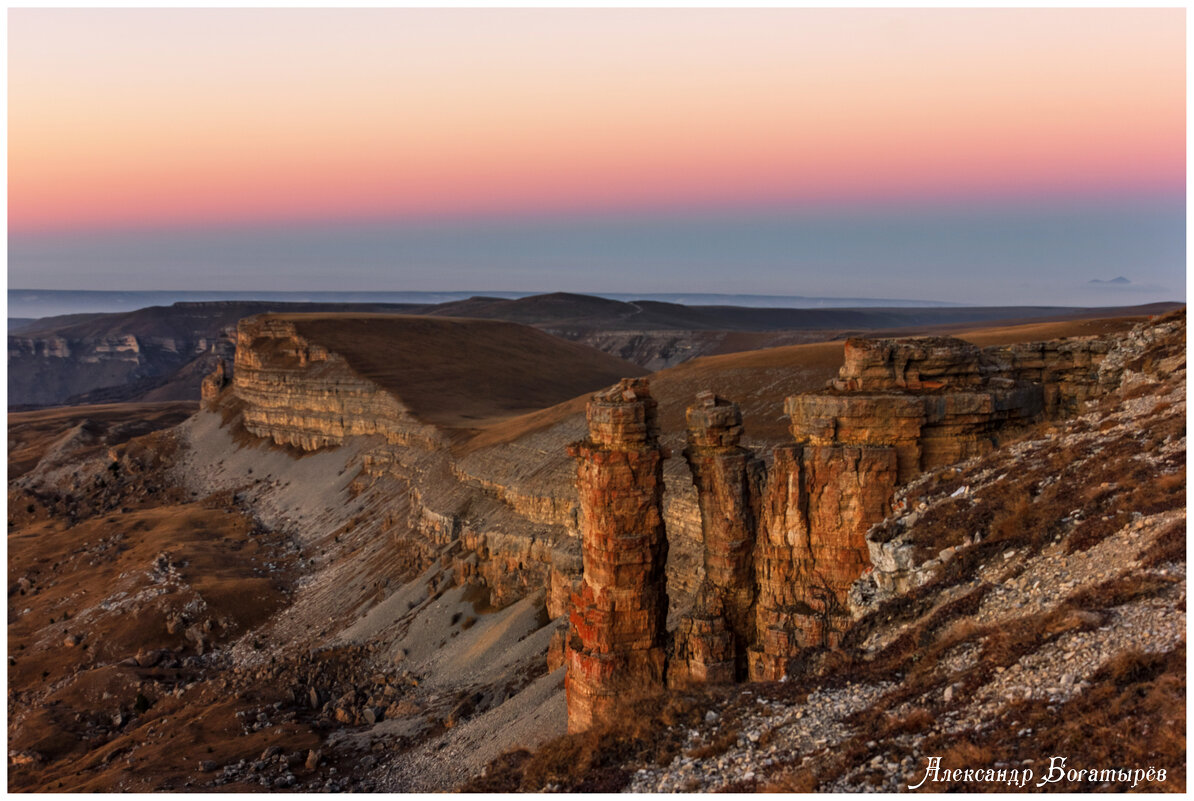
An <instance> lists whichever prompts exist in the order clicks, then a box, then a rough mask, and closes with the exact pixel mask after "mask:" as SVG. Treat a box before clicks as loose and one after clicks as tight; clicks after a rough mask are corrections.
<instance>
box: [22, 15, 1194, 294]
mask: <svg viewBox="0 0 1194 801" xmlns="http://www.w3.org/2000/svg"><path fill="white" fill-rule="evenodd" d="M8 34H9V71H8V75H9V86H8V98H9V108H8V123H9V128H8V143H9V159H8V178H9V200H8V212H9V216H8V226H9V262H8V265H9V267H8V281H9V286H10V287H13V288H61V289H138V288H140V289H205V290H206V289H253V290H266V289H271V290H277V289H281V288H291V289H295V290H302V291H306V290H315V289H326V290H335V289H349V290H368V289H384V290H467V289H501V290H514V291H540V290H541V291H556V290H568V291H605V292H636V291H642V292H667V291H686V292H701V291H707V292H718V293H728V292H743V293H760V294H766V293H774V294H785V295H827V296H834V295H838V296H852V297H858V296H881V297H916V298H926V299H934V300H948V301H957V302H971V303H1035V302H1040V303H1075V304H1079V305H1104V304H1107V305H1110V304H1120V303H1128V302H1131V303H1135V302H1147V301H1151V300H1159V299H1182V298H1184V296H1185V270H1184V265H1185V182H1186V178H1185V158H1186V155H1185V144H1186V132H1185V114H1186V110H1185V97H1186V88H1185V75H1186V70H1185V10H1184V9H1180V8H1178V9H1052V10H1046V9H960V10H955V9H922V10H894V9H854V10H838V9H834V10H830V9H797V8H791V9H777V8H771V9H752V10H742V9H524V10H511V9H409V8H408V9H352V10H325V9H264V10H262V9H164V10H163V9H123V10H111V9H108V10H102V9H65V10H64V9H10V11H9V19H8ZM1120 275H1122V276H1126V277H1127V278H1128V279H1129V280H1130V281H1131V283H1130V284H1122V285H1121V284H1115V285H1110V286H1102V285H1098V284H1092V283H1090V282H1091V280H1092V279H1101V280H1106V279H1111V278H1114V277H1116V276H1120ZM1103 298H1106V300H1102V299H1103Z"/></svg>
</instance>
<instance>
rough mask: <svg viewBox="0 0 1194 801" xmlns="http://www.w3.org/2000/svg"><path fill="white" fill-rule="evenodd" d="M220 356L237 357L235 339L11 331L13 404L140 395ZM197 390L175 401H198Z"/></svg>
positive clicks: (189, 390) (10, 388) (10, 398)
mask: <svg viewBox="0 0 1194 801" xmlns="http://www.w3.org/2000/svg"><path fill="white" fill-rule="evenodd" d="M221 356H226V357H229V358H230V357H231V356H232V346H231V343H229V342H227V341H225V340H220V339H218V338H210V337H195V338H177V337H158V336H136V335H133V334H124V335H114V336H94V337H93V336H78V337H64V336H58V335H46V336H19V335H10V336H9V338H8V402H9V404H10V405H13V406H18V405H39V406H48V405H55V404H61V403H64V402H68V401H70V400H71V399H74V398H76V397H77V396H84V395H87V394H89V393H96V392H97V391H103V390H105V389H108V388H112V389H113V391H116V390H119V391H121V392H124V393H125V394H128V393H129V392H130V391H131V392H134V394H135V392H136V391H145V390H149V389H152V388H153V387H155V386H156V385H157V383H158V382H160V381H165V380H166V379H167V378H168V377H169V376H170V375H171V374H173V373H175V372H176V371H179V370H181V369H182V368H183V367H184V366H185V365H187V364H188V363H190V362H193V361H195V360H197V359H210V360H212V361H214V360H215V359H217V358H219V357H221ZM195 389H196V387H194V386H188V387H186V388H185V389H183V390H182V391H181V393H175V395H176V396H177V397H176V398H175V397H172V398H171V399H179V400H181V399H186V400H193V399H194V395H195V392H194V390H195ZM99 399H100V400H103V398H99ZM88 400H90V399H88Z"/></svg>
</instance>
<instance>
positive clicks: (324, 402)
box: [233, 316, 443, 450]
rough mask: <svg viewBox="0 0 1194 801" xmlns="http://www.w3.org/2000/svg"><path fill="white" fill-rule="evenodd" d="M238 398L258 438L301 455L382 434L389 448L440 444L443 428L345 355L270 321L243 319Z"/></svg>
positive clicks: (265, 318) (284, 323)
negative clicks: (354, 367) (422, 416)
mask: <svg viewBox="0 0 1194 801" xmlns="http://www.w3.org/2000/svg"><path fill="white" fill-rule="evenodd" d="M233 373H234V378H233V384H234V386H235V387H236V395H237V397H238V398H240V399H241V400H242V401H244V404H245V410H244V425H245V428H246V429H247V430H248V431H249V432H250V433H251V434H253V435H255V436H258V437H262V438H265V439H271V440H273V441H274V442H276V443H278V444H280V445H294V446H296V447H299V448H302V449H304V450H317V449H319V448H322V447H329V446H336V445H340V444H342V443H343V442H344V438H345V437H348V436H368V435H373V434H377V435H380V436H382V437H384V438H385V440H386V442H388V443H391V444H419V445H424V446H428V447H438V446H439V445H441V444H442V442H443V440H442V437H441V436H440V433H439V432H438V430H436V429H435V428H434V427H432V426H429V425H427V424H426V423H423V422H421V421H420V420H418V419H417V418H416V417H415V416H414V415H413V414H412V413H411V412H410V410H409V409H407V408H406V406H405V405H404V404H403V403H402V402H401V401H400V400H399V399H398V398H396V397H394V395H392V394H390V393H388V392H386V391H384V390H383V389H382V388H381V387H379V386H378V385H377V384H375V383H373V382H372V381H369V380H367V379H365V378H362V377H360V376H359V375H357V374H356V373H354V372H353V371H352V370H351V369H349V367H348V365H347V364H346V363H345V361H344V359H343V357H341V356H340V355H339V354H336V353H332V352H330V351H328V349H327V348H325V347H323V346H322V345H320V344H318V343H313V342H309V341H308V340H307V339H305V338H304V337H302V336H300V335H299V333H298V331H297V330H296V328H295V325H294V323H292V322H290V321H288V320H285V319H279V318H273V317H269V316H261V317H251V318H248V319H245V320H242V321H241V323H240V325H238V326H237V332H236V362H235V369H234V370H233Z"/></svg>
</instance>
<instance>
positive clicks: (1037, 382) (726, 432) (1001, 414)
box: [568, 338, 1112, 731]
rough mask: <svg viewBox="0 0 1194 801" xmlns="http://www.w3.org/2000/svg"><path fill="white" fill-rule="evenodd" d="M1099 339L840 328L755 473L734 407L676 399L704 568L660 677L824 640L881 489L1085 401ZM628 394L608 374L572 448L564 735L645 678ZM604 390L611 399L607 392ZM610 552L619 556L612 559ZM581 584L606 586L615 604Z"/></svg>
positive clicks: (840, 623) (653, 554)
mask: <svg viewBox="0 0 1194 801" xmlns="http://www.w3.org/2000/svg"><path fill="white" fill-rule="evenodd" d="M1110 350H1111V347H1110V343H1108V342H1106V341H1102V340H1093V339H1091V340H1079V341H1076V342H1060V343H1031V344H1028V345H1018V346H1014V347H1009V348H994V349H986V350H984V349H980V348H978V347H976V346H974V345H971V344H969V343H966V342H962V341H959V340H952V339H947V338H926V339H906V340H879V341H861V340H851V342H850V343H848V344H847V348H846V360H845V364H844V366H843V367H842V368H841V370H840V371H839V374H838V377H837V378H836V379H834V380H832V381H831V382H830V384H829V386H828V387H827V388H826V389H825V390H823V391H821V392H816V393H808V394H804V395H796V396H792V397H789V398H788V399H787V401H786V403H785V410H786V411H787V413H788V415H789V417H790V422H791V433H792V436H793V438H794V439H795V440H796V442H795V444H788V445H781V446H779V447H777V448H776V449H775V451H774V459H773V463H772V465H771V467H770V470H769V471H765V470H764V469H763V466H762V464H761V462H759V461H758V460H756V459H754V458H753V456H752V454H751V452H750V451H749V450H748V449H746V448H743V447H741V446H740V444H739V442H740V437H741V432H742V417H741V413H740V411H739V409H738V407H737V406H736V405H735V404H733V403H730V402H728V401H726V400H724V399H721V398H718V397H717V396H715V395H714V394H713V393H711V392H703V393H700V394H699V395H698V398H697V403H696V404H695V405H694V406H691V407H689V409H688V411H687V423H688V447H687V448H686V449H685V451H684V455H685V458H686V461H687V463H688V466H689V469H690V471H691V473H692V481H693V484H694V485H695V487H696V489H697V497H698V506H699V510H700V518H701V534H702V555H703V567H704V571H703V574H704V576H703V579H702V581H701V583H700V584H699V587H698V588H697V591H696V596H695V602H694V604H693V607H692V609H691V610H690V611H689V612H688V613H687V614H685V615H683V616H682V617H681V619H680V620H679V622H678V625H677V627H676V630H675V632H674V636H673V639H672V647H671V649H670V651H669V653H668V664H667V672H668V678H669V681H671V682H673V683H684V682H692V681H697V682H729V681H733V680H735V679H739V680H740V679H742V678H746V677H747V676H748V677H749V678H750V679H752V680H755V681H776V680H780V679H783V678H784V677H785V676H786V675H788V672H789V670H790V669H791V667H792V664H793V660H795V659H797V658H798V657H799V656H800V655H801V653H802V652H803V651H805V650H806V649H809V648H817V647H821V648H825V647H831V646H836V645H837V644H838V643H839V641H840V638H841V635H842V632H843V631H844V630H845V629H846V628H847V627H848V624H849V623H850V613H849V593H850V589H851V586H852V585H853V584H854V582H855V581H856V580H857V579H858V578H859V577H860V576H862V575H863V573H864V572H865V571H866V570H867V569H868V568H869V567H870V566H871V562H870V557H871V553H872V552H873V550H874V544H873V543H868V541H867V533H868V531H869V530H871V529H872V527H874V526H875V525H876V524H878V523H880V522H881V521H883V520H884V519H885V518H887V517H888V515H889V514H890V513H891V512H892V503H893V499H894V496H895V493H896V489H897V487H899V486H901V485H903V484H906V483H908V482H909V481H911V480H913V479H915V478H916V477H917V476H918V475H920V474H921V473H922V472H924V471H926V470H931V469H933V468H937V467H942V466H945V465H950V464H954V463H957V462H960V461H963V460H966V459H969V458H972V457H976V456H982V455H985V454H987V453H989V452H990V451H992V450H994V449H995V447H996V445H997V442H998V438H999V436H1000V434H1001V433H1002V432H1004V431H1005V430H1007V429H1009V428H1011V427H1023V426H1025V425H1026V424H1029V423H1032V422H1036V421H1039V420H1043V419H1045V418H1047V417H1057V416H1062V415H1065V414H1067V413H1068V412H1069V411H1070V410H1072V409H1074V408H1077V407H1078V406H1080V405H1081V404H1082V403H1083V401H1085V400H1087V399H1090V398H1092V397H1096V396H1097V395H1098V394H1099V393H1100V392H1102V391H1105V388H1106V387H1108V386H1110V385H1111V384H1112V382H1111V380H1110V379H1108V378H1107V373H1108V371H1100V369H1099V366H1100V363H1101V362H1102V361H1103V360H1104V358H1105V357H1106V355H1107V354H1108V352H1109V351H1110ZM619 392H620V393H623V395H618V394H617V393H619ZM644 395H645V391H644V390H642V389H638V388H637V387H636V388H634V389H631V388H630V387H629V386H628V385H623V386H620V387H616V388H615V389H614V390H611V392H610V393H609V394H608V395H602V396H595V397H594V399H593V402H592V403H590V405H589V422H590V429H591V437H590V441H588V442H586V443H581V444H579V445H577V446H574V447H573V448H572V449H571V450H570V453H572V454H573V455H575V456H577V457H578V458H579V459H580V460H581V463H580V466H579V468H578V487H579V490H580V496H581V502H582V510H583V513H582V515H581V532H582V536H583V538H584V553H585V559H584V565H583V577H582V585H581V586H582V590H581V592H580V593H579V594H576V595H574V596H573V598H572V602H573V611H572V620H573V634H572V639H571V641H570V642H569V652H568V665H569V674H568V676H569V678H568V681H569V726H570V728H571V729H572V730H574V731H575V730H581V729H584V728H587V727H588V726H589V725H591V724H592V722H593V721H594V719H595V718H597V717H600V714H599V713H598V711H597V710H598V709H599V710H600V711H601V712H607V711H608V710H609V709H610V708H611V707H612V704H613V703H614V701H615V699H616V698H617V697H618V695H619V694H620V693H623V692H625V690H626V688H628V687H634V686H636V682H638V684H637V686H640V687H641V686H644V685H646V686H654V685H655V684H657V683H658V670H659V661H658V660H659V657H658V656H657V654H658V649H657V644H656V643H657V640H656V639H655V638H654V636H653V632H655V631H656V625H657V618H656V617H652V616H649V615H648V616H644V615H643V614H641V613H636V611H634V610H639V609H640V608H643V605H644V604H646V605H648V606H650V607H651V608H652V609H655V608H657V605H658V597H659V596H658V594H659V592H660V591H662V589H663V587H664V580H663V579H662V578H661V577H660V576H661V575H662V573H663V571H662V569H661V566H660V565H659V564H658V562H657V559H658V558H659V553H658V551H657V550H653V549H651V548H649V547H648V545H647V543H648V542H656V541H657V539H656V535H654V534H652V535H649V536H648V535H645V534H642V533H641V532H642V530H643V526H645V525H646V522H645V520H644V517H643V515H644V514H646V511H645V510H650V514H651V518H650V520H651V525H652V526H653V525H654V521H655V519H656V518H657V517H658V509H659V508H660V506H661V500H660V497H659V489H660V486H659V478H658V475H659V468H658V460H654V461H651V462H650V468H651V469H650V470H649V471H643V472H640V471H637V470H635V469H629V470H627V469H622V468H621V466H620V465H621V462H622V461H624V460H625V459H626V458H627V457H626V456H625V454H624V452H623V448H624V447H629V448H630V451H629V452H630V453H633V454H637V453H640V451H641V449H643V448H646V451H645V452H647V453H651V454H653V453H654V452H655V451H654V450H653V446H654V438H653V437H654V434H653V432H652V433H650V434H648V433H646V432H648V431H649V430H650V429H651V428H652V427H651V426H649V425H647V424H645V423H643V420H644V419H645V418H646V417H653V411H654V404H653V402H652V403H651V405H650V412H647V411H644V409H646V408H647V407H645V406H644V405H642V404H641V403H639V404H637V405H636V404H635V403H632V401H634V400H635V399H636V398H637V397H643V396H644ZM618 398H625V400H623V401H621V402H622V405H612V404H613V403H614V402H615V400H617V399H618ZM594 443H601V444H599V445H598V444H594ZM611 443H612V444H611ZM623 443H630V445H629V446H626V445H624V444H623ZM611 447H612V448H613V450H612V451H611V450H610V448H611ZM635 458H638V457H635ZM651 471H654V472H653V473H652V472H651ZM649 473H650V475H648V474H649ZM764 473H766V477H765V488H764V489H763V490H762V494H761V498H760V487H763V486H764ZM622 514H629V515H630V516H629V517H627V518H621V517H619V515H622ZM652 530H653V529H652ZM619 554H620V556H619ZM887 561H891V560H890V559H886V556H885V559H884V562H883V564H881V565H880V567H881V568H882V569H884V570H888V565H887V564H886V562H887ZM612 564H617V565H622V566H623V567H624V568H625V570H624V571H623V572H621V573H611V572H610V571H609V568H608V565H612ZM652 576H656V578H654V579H652V578H651V577H652ZM618 580H621V581H622V582H623V583H622V584H615V582H616V581H618ZM652 581H655V582H657V583H656V584H655V585H654V586H653V585H652V584H651V582H652ZM592 586H599V587H605V586H617V587H618V588H619V589H620V590H621V591H622V592H623V593H624V594H623V595H622V596H619V597H621V599H622V600H621V603H618V602H615V600H614V598H615V596H613V595H610V596H608V597H607V598H605V599H601V598H600V596H599V595H598V594H597V593H594V592H593V591H592V590H591V587H592ZM622 613H624V614H626V615H629V616H630V619H633V620H634V621H635V622H634V624H628V623H624V622H622V621H623V618H622V616H621V614H622ZM619 636H621V637H624V638H626V639H625V640H620V639H619ZM628 654H633V655H634V656H632V657H628V656H627V655H628ZM646 654H649V655H650V658H647V659H643V660H642V662H641V664H639V663H637V662H636V661H635V660H636V659H637V658H638V657H639V656H640V655H646ZM636 664H638V667H637V668H636V667H635V665H636Z"/></svg>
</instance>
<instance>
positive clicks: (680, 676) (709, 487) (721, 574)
mask: <svg viewBox="0 0 1194 801" xmlns="http://www.w3.org/2000/svg"><path fill="white" fill-rule="evenodd" d="M686 418H687V422H688V447H687V448H685V449H684V458H685V459H686V460H687V462H688V466H689V468H690V469H691V471H692V481H693V483H694V484H695V485H696V489H697V498H698V503H699V505H700V510H701V533H702V538H703V540H704V566H705V579H704V581H703V582H702V584H701V586H700V587H699V588H698V589H697V594H696V599H695V603H694V606H693V610H692V612H691V613H690V614H688V615H687V616H685V618H684V619H683V620H681V621H680V625H679V627H678V629H677V631H676V636H675V645H674V649H673V656H672V662H671V664H670V665H669V667H668V678H669V681H672V682H674V683H675V682H682V681H698V682H732V681H735V680H741V679H743V678H745V677H746V652H747V648H748V647H749V646H750V644H751V643H753V641H754V634H755V626H754V620H753V614H752V612H753V609H752V607H753V604H754V596H755V591H754V586H755V580H754V563H753V555H754V541H755V525H756V521H757V520H758V511H759V509H758V507H759V496H760V490H761V487H762V483H763V470H764V468H763V464H762V462H760V461H759V460H758V459H756V458H754V456H753V454H752V453H751V452H750V451H749V450H748V449H746V448H743V447H741V446H740V445H739V441H740V439H741V436H742V414H741V412H740V411H739V409H738V405H737V404H734V403H730V402H729V401H727V400H725V399H723V398H719V397H717V396H716V395H714V394H713V393H712V392H702V393H700V394H699V395H697V403H696V404H695V405H694V406H690V407H688V410H687V415H686Z"/></svg>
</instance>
